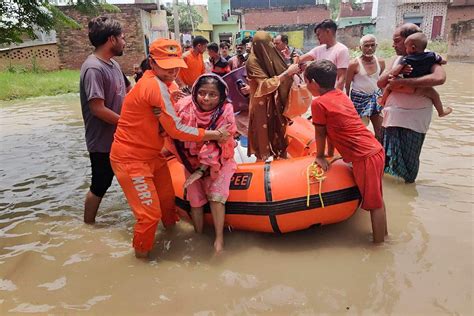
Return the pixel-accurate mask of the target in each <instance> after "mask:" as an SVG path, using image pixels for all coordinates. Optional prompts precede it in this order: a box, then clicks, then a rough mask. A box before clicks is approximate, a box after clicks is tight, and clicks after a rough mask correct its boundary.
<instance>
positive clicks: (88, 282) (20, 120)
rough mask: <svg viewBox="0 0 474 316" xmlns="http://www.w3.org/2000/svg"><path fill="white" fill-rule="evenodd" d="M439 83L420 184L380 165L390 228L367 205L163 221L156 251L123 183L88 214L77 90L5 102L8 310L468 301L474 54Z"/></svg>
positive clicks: (2, 249) (289, 311)
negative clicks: (290, 227)
mask: <svg viewBox="0 0 474 316" xmlns="http://www.w3.org/2000/svg"><path fill="white" fill-rule="evenodd" d="M446 69H447V72H448V83H447V84H445V85H444V86H442V87H439V88H437V89H438V91H439V92H440V93H441V96H442V99H443V101H444V102H445V104H447V105H451V106H452V107H453V108H454V113H453V114H452V115H450V116H449V117H447V118H443V119H438V118H437V117H433V122H432V125H431V129H430V131H429V132H428V135H427V138H426V141H425V146H424V148H423V153H422V156H421V160H422V164H421V169H420V173H419V176H418V180H417V182H416V184H412V185H406V184H404V183H403V182H401V181H397V180H395V179H393V178H391V177H386V178H385V179H384V190H385V192H384V193H385V201H386V204H387V208H388V222H389V238H388V240H387V242H386V243H385V244H383V245H381V246H374V245H372V243H371V242H370V239H371V234H370V219H369V215H368V213H367V212H364V211H361V210H359V211H357V212H356V214H355V215H354V216H353V217H351V218H350V219H349V220H347V221H345V222H343V223H340V224H335V225H330V226H325V227H320V228H317V229H311V230H307V231H301V232H296V233H291V234H286V235H268V234H259V233H251V232H236V231H234V232H227V233H226V235H225V238H226V251H225V253H224V254H223V255H222V256H220V257H217V258H215V257H213V255H212V254H213V253H212V238H213V237H212V236H213V235H212V233H210V232H208V233H206V234H204V235H202V236H199V235H196V234H195V233H194V232H193V230H192V228H191V226H190V225H189V224H187V223H183V222H180V224H178V226H177V227H176V229H175V230H174V231H172V232H164V231H163V230H162V229H161V227H160V231H159V233H158V235H157V242H156V245H155V248H154V250H153V257H154V260H152V261H150V262H142V261H139V260H137V259H135V258H134V256H133V254H132V249H131V238H132V225H133V223H134V220H133V217H132V215H131V212H130V210H129V208H128V206H127V204H126V201H125V199H124V197H123V195H122V193H121V189H120V187H119V186H118V185H117V183H116V182H114V185H113V186H112V188H111V189H110V191H109V193H108V194H107V196H106V198H105V200H104V202H103V205H102V207H101V209H100V211H99V217H98V223H97V224H96V225H95V226H87V225H84V224H83V223H82V206H83V199H84V194H85V192H86V191H87V188H88V177H89V167H88V164H89V161H88V157H87V153H86V150H85V145H84V136H83V134H84V131H83V124H82V119H81V114H80V106H79V98H78V96H77V95H64V96H58V97H44V98H35V99H29V100H21V101H14V102H1V103H0V124H1V127H0V148H1V152H0V314H2V315H5V314H9V313H12V314H13V313H20V314H23V313H40V314H83V313H84V314H99V315H131V314H140V315H152V314H153V315H198V316H205V315H314V314H318V315H319V314H340V315H361V314H363V315H390V314H393V315H438V314H439V315H444V314H448V315H472V314H473V301H472V295H473V207H472V205H473V136H472V135H473V132H474V131H473V122H474V120H473V113H474V112H473V105H474V97H473V92H472V89H473V86H474V85H473V84H474V80H473V73H474V65H473V64H456V63H453V64H449V65H448V66H447V67H446Z"/></svg>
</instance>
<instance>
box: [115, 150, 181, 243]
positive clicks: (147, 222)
mask: <svg viewBox="0 0 474 316" xmlns="http://www.w3.org/2000/svg"><path fill="white" fill-rule="evenodd" d="M111 165H112V169H113V170H114V173H115V176H116V178H117V180H118V182H119V184H120V186H121V187H122V190H123V192H124V194H125V197H126V198H127V201H128V204H129V205H130V207H131V208H132V211H133V215H134V216H135V219H136V223H135V227H134V233H133V247H134V248H135V250H137V251H140V252H147V251H150V250H151V249H152V248H153V244H154V239H155V233H156V228H157V225H158V223H159V221H160V220H163V225H164V226H165V227H168V226H171V225H174V224H175V223H176V221H177V220H178V216H177V213H176V205H175V193H174V189H173V184H172V182H171V175H170V170H169V168H168V165H167V164H166V159H164V158H157V159H154V160H151V161H140V162H138V161H137V162H115V161H111Z"/></svg>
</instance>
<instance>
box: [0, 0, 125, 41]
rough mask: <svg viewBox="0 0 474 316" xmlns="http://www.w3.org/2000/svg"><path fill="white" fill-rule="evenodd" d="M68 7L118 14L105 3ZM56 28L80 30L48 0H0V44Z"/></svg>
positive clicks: (80, 0)
mask: <svg viewBox="0 0 474 316" xmlns="http://www.w3.org/2000/svg"><path fill="white" fill-rule="evenodd" d="M69 4H70V5H73V6H74V7H75V8H76V9H77V10H79V11H81V12H83V13H86V14H88V15H96V14H98V13H99V12H102V11H108V12H117V11H119V9H118V8H117V7H116V6H113V5H111V4H107V3H106V2H105V1H104V0H70V1H69ZM58 26H65V27H73V28H80V25H79V24H78V23H77V22H76V21H74V20H73V19H71V18H70V17H68V16H66V15H65V14H64V13H63V12H62V11H61V10H59V9H58V8H57V7H55V6H54V5H53V4H51V1H50V0H0V44H10V43H20V42H22V41H23V39H24V38H25V37H26V36H27V37H29V38H36V35H35V33H34V31H35V30H39V31H51V30H52V29H54V28H55V27H58Z"/></svg>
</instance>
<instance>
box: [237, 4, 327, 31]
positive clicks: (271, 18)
mask: <svg viewBox="0 0 474 316" xmlns="http://www.w3.org/2000/svg"><path fill="white" fill-rule="evenodd" d="M329 16H330V15H329V10H328V9H327V8H326V6H307V7H297V8H292V10H291V11H290V10H288V9H285V8H272V9H247V10H245V11H244V14H243V20H242V21H243V29H246V30H258V29H260V28H262V29H263V28H265V27H267V26H271V25H293V24H315V23H318V22H321V21H322V20H324V19H329Z"/></svg>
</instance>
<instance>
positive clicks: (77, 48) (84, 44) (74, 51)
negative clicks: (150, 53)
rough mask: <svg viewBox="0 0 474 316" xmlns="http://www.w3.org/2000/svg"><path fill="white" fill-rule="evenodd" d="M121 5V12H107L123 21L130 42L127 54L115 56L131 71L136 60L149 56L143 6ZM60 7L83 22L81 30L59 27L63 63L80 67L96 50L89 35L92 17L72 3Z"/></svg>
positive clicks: (60, 58)
mask: <svg viewBox="0 0 474 316" xmlns="http://www.w3.org/2000/svg"><path fill="white" fill-rule="evenodd" d="M117 6H118V7H119V8H120V10H121V12H119V13H104V14H105V15H107V16H110V17H112V18H114V19H116V20H117V21H119V22H120V24H121V25H122V29H123V31H124V34H125V40H126V42H127V46H126V48H125V51H124V55H123V56H120V57H115V60H117V61H118V62H119V64H120V66H121V67H122V70H123V71H124V72H125V73H126V74H128V75H129V74H132V73H133V64H139V63H140V62H141V61H142V60H143V58H145V44H144V35H143V28H142V25H141V19H140V11H141V9H140V8H138V7H134V6H133V5H117ZM58 8H60V9H61V10H62V11H63V12H64V13H65V14H66V15H68V16H69V17H71V18H73V19H74V20H75V21H77V22H78V23H79V24H80V25H82V29H80V30H74V29H71V28H64V29H58V30H56V31H57V44H58V52H59V60H60V66H61V68H66V69H80V68H81V65H82V63H83V62H84V60H85V59H86V58H87V56H88V55H89V54H91V53H92V51H93V50H94V47H93V46H92V45H91V44H90V42H89V38H88V36H87V23H88V22H89V20H90V19H91V17H90V16H86V15H83V14H81V13H80V12H78V11H76V10H74V9H73V8H71V7H68V6H66V7H58Z"/></svg>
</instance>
